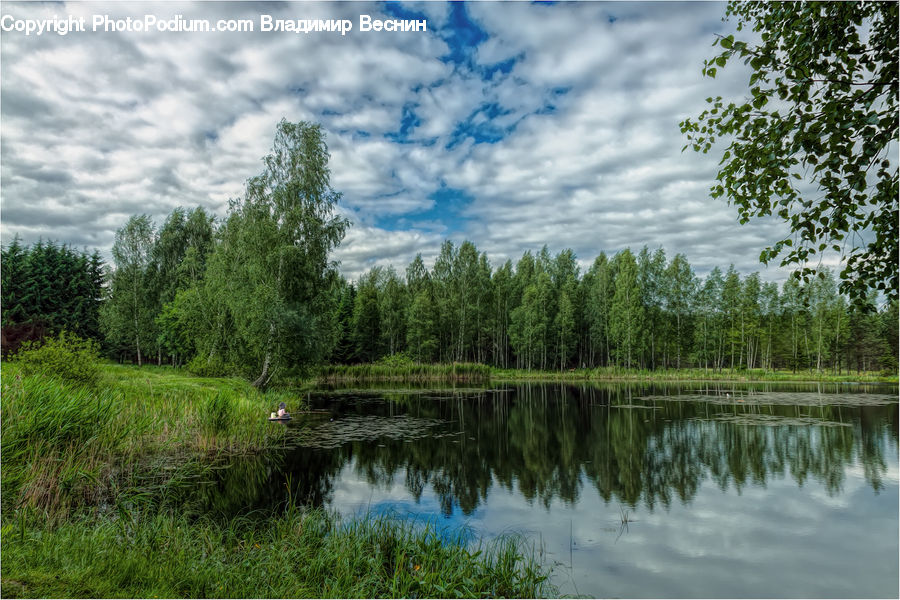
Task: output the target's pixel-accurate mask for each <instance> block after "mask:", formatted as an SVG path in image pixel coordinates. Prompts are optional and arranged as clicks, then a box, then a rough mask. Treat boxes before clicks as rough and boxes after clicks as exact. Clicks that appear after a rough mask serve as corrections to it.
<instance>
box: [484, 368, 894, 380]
mask: <svg viewBox="0 0 900 600" xmlns="http://www.w3.org/2000/svg"><path fill="white" fill-rule="evenodd" d="M490 377H491V381H494V382H514V381H531V380H533V381H733V382H753V381H785V382H796V383H820V382H826V383H882V382H883V383H897V380H898V379H897V374H889V373H883V372H881V373H873V372H868V373H859V374H856V373H848V374H843V375H836V374H833V373H825V372H823V373H816V372H810V371H800V372H797V373H794V372H792V371H772V370H765V369H744V370H730V369H722V370H715V369H708V370H707V369H696V368H690V369H688V368H684V369H655V370H651V369H628V368H625V367H617V366H610V367H598V368H594V369H572V370H569V371H541V370H526V369H497V368H494V369H491V374H490Z"/></svg>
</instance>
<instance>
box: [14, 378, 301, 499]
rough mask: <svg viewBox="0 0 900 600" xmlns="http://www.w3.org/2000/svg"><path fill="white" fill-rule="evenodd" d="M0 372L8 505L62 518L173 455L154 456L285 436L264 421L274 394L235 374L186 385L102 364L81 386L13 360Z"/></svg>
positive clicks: (182, 455) (247, 445)
mask: <svg viewBox="0 0 900 600" xmlns="http://www.w3.org/2000/svg"><path fill="white" fill-rule="evenodd" d="M2 375H3V394H2V399H0V402H2V413H3V419H2V422H0V440H2V441H0V452H2V454H3V461H2V464H0V477H2V492H3V494H2V502H3V509H4V510H7V509H9V508H15V507H19V506H31V507H38V508H41V509H42V510H45V511H48V512H49V513H52V514H56V513H60V514H62V515H63V516H64V515H65V514H67V513H68V512H69V510H70V509H71V508H72V507H76V506H79V505H84V504H91V503H96V502H97V501H99V500H100V499H103V498H109V497H110V496H111V495H112V494H113V492H114V490H115V489H117V488H120V487H123V486H124V487H128V486H130V485H132V480H133V479H134V478H135V477H145V476H147V475H148V474H147V473H146V466H147V465H148V464H157V463H158V464H171V462H172V461H171V460H167V459H165V458H164V459H161V460H155V459H154V457H157V456H161V457H173V456H178V457H179V458H178V460H179V461H184V460H192V458H191V457H194V456H204V457H206V458H208V457H209V454H210V453H212V454H218V453H223V452H257V451H261V450H263V449H265V448H268V447H271V446H274V445H277V444H278V443H279V442H280V441H281V440H282V439H283V436H284V428H280V427H272V426H271V425H270V424H269V423H268V421H267V420H266V418H265V417H266V415H268V413H269V412H270V410H271V406H272V405H273V404H272V399H271V398H268V397H266V396H265V395H264V394H260V393H258V392H256V391H255V390H252V388H251V387H250V386H249V384H246V383H243V382H239V381H238V382H235V381H229V380H224V381H218V380H216V381H205V380H202V379H201V378H197V379H200V381H191V382H189V384H185V383H183V382H180V381H177V380H178V378H183V376H180V375H174V374H172V373H158V374H154V373H153V372H152V371H144V370H142V369H135V368H132V369H121V368H116V367H110V366H104V367H103V369H102V371H101V378H100V382H99V383H98V384H96V385H92V386H79V385H77V384H74V383H67V382H63V381H60V380H58V379H56V378H54V377H51V376H48V375H46V374H35V375H23V373H22V371H21V369H20V368H19V366H18V365H17V364H16V363H15V362H6V363H4V364H3V366H2ZM173 379H174V380H176V381H175V382H173V381H172V380H173ZM166 473H168V471H166ZM150 475H151V476H152V475H153V474H152V473H151V474H150Z"/></svg>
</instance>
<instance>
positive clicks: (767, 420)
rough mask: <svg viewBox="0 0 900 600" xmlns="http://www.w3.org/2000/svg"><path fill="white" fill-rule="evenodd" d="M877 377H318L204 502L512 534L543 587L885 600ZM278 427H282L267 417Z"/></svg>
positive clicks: (484, 534)
mask: <svg viewBox="0 0 900 600" xmlns="http://www.w3.org/2000/svg"><path fill="white" fill-rule="evenodd" d="M897 394H898V392H897V387H896V386H878V385H846V384H843V385H841V384H820V385H798V384H746V385H738V384H722V383H716V384H704V383H683V384H671V385H670V384H666V385H659V384H654V385H650V384H596V385H570V384H514V385H499V386H495V387H491V388H489V389H478V388H465V387H457V388H445V389H434V388H422V389H396V386H395V387H393V388H388V387H385V388H383V389H377V388H368V389H360V388H356V389H329V390H324V389H323V390H319V391H317V392H313V393H311V394H310V395H309V398H308V399H309V403H310V405H311V407H312V408H313V409H316V410H318V411H322V412H319V413H315V414H310V415H303V416H301V415H297V416H298V418H297V419H295V420H294V421H293V422H292V423H290V424H289V425H287V427H288V431H287V433H288V435H287V436H286V441H285V445H284V448H283V449H280V450H278V451H275V452H271V453H268V454H266V455H263V456H255V457H245V458H241V459H235V460H233V461H230V462H229V464H228V465H226V467H225V468H222V469H218V470H216V471H215V473H216V475H215V477H214V478H213V479H212V480H211V481H209V482H208V483H207V485H205V486H200V487H199V488H198V489H199V492H198V495H197V498H199V499H200V501H201V502H202V503H203V506H204V510H215V511H220V512H223V513H228V514H234V513H241V512H248V511H252V510H254V509H257V508H272V507H277V506H278V505H280V504H282V503H284V501H285V499H286V497H287V494H288V493H289V494H290V495H291V497H293V499H294V500H295V501H298V502H304V503H309V504H312V505H317V506H325V507H327V508H330V509H333V510H336V511H338V512H340V513H341V514H343V515H347V516H351V515H356V514H360V513H363V514H364V513H366V512H369V513H389V514H393V515H396V516H398V517H399V518H403V519H414V520H416V521H419V522H423V523H424V522H430V523H433V524H434V525H435V526H436V527H437V528H439V529H441V530H446V531H455V530H457V529H458V528H459V527H465V528H468V530H469V531H470V532H471V535H472V537H473V539H474V538H482V539H490V538H494V537H496V536H500V535H524V536H526V538H527V539H528V540H529V543H530V544H532V547H533V548H534V551H535V552H536V553H537V554H538V555H539V556H541V558H542V560H543V561H544V562H545V563H546V564H551V565H553V579H552V581H553V583H554V584H555V585H556V586H557V587H558V588H559V592H560V594H562V595H586V596H591V597H597V596H604V597H675V598H681V597H701V598H705V597H823V598H826V597H827V598H831V597H857V598H858V597H897V596H898V559H900V555H898V400H897ZM272 426H273V427H283V426H284V425H282V424H275V423H273V424H272Z"/></svg>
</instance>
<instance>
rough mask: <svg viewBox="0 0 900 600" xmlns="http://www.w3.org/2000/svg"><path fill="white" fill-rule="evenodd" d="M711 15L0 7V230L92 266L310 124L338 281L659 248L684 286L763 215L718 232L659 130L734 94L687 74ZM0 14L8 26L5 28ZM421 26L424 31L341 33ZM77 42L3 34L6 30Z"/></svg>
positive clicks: (505, 9)
mask: <svg viewBox="0 0 900 600" xmlns="http://www.w3.org/2000/svg"><path fill="white" fill-rule="evenodd" d="M724 12H725V5H724V3H717V2H688V3H679V2H660V3H656V2H639V3H624V2H622V3H620V2H614V3H613V2H610V3H606V2H591V3H574V4H567V3H505V4H501V3H495V2H476V3H465V4H462V3H455V4H449V3H421V4H419V3H412V4H407V3H404V4H395V3H388V4H384V3H378V4H375V3H338V4H313V3H287V4H278V3H231V2H229V3H218V2H202V3H169V2H158V3H136V2H129V3H123V4H113V3H90V2H82V3H52V4H49V3H48V4H23V3H15V2H3V4H2V6H0V14H2V15H3V18H4V23H6V24H7V25H8V26H10V27H12V30H10V31H3V32H2V35H0V237H2V243H3V244H8V243H9V242H10V241H11V240H12V237H13V236H14V235H15V234H18V235H20V236H21V238H22V239H23V240H24V241H25V242H34V241H37V240H38V239H40V238H43V239H52V240H56V241H58V242H61V243H68V244H71V245H73V246H75V247H77V248H82V247H86V248H88V249H89V250H92V249H93V248H97V249H99V250H100V251H101V253H103V254H104V255H105V256H106V257H107V258H109V257H110V256H111V254H110V248H111V246H112V243H113V240H114V236H115V231H116V229H118V228H119V227H121V226H122V225H124V223H125V222H126V220H127V219H128V217H129V216H130V215H133V214H148V215H150V216H151V217H152V218H153V219H154V220H155V221H156V222H157V223H158V224H162V222H163V221H164V219H165V217H166V215H167V214H169V213H170V212H171V211H172V209H174V208H175V207H176V206H185V207H188V208H190V207H194V206H198V205H199V206H202V207H204V208H205V209H207V210H209V211H211V212H212V213H214V214H215V215H217V216H218V217H219V218H221V217H223V216H224V215H225V214H226V212H227V207H228V201H229V199H233V198H237V197H239V196H240V195H241V194H242V191H243V186H244V183H245V182H246V180H247V179H248V178H249V177H252V176H253V175H256V174H258V173H260V172H261V171H262V167H263V163H262V160H261V159H262V157H263V156H265V154H266V153H267V152H268V151H269V150H270V149H271V146H272V140H273V136H274V132H275V127H276V125H277V123H278V122H279V121H280V120H281V119H282V118H284V119H287V120H290V121H300V120H305V121H310V122H315V123H320V124H321V125H322V127H323V129H324V130H325V132H326V135H327V139H326V141H327V144H328V147H329V150H330V153H331V161H330V168H331V174H332V179H331V183H332V186H333V187H334V189H336V190H337V191H339V192H341V193H342V194H343V196H342V199H341V201H340V203H339V207H338V210H339V211H340V213H341V214H343V215H344V216H346V217H347V218H348V219H350V221H351V222H352V226H351V227H350V229H349V230H348V233H347V235H346V237H345V239H344V241H343V243H342V244H341V246H340V247H339V248H338V249H337V250H336V252H335V255H334V258H335V259H336V260H338V261H340V269H341V271H342V272H343V273H344V274H345V275H346V276H347V277H349V278H351V279H356V278H357V277H359V276H360V275H361V274H362V273H363V272H365V271H366V270H368V269H370V268H371V267H372V266H374V265H385V266H386V265H391V264H392V265H394V266H395V267H396V268H397V269H398V271H400V272H401V273H402V272H403V271H404V270H405V268H406V265H407V264H408V263H409V262H410V261H411V260H412V259H413V257H414V256H415V255H416V253H422V255H423V258H424V259H425V262H426V264H427V265H431V264H433V260H434V257H436V255H437V253H438V251H439V249H440V245H441V242H443V241H444V240H445V239H449V240H452V241H453V242H454V243H455V244H457V245H458V244H459V243H461V242H462V241H463V240H470V241H472V242H474V243H475V245H476V246H477V248H478V249H479V250H480V251H483V252H486V253H487V255H488V257H489V259H490V260H491V263H492V264H493V265H494V266H495V267H498V266H500V265H501V264H502V263H503V262H504V261H505V260H506V259H512V260H513V262H514V263H515V261H516V260H517V259H518V258H519V257H521V255H522V253H523V252H525V251H526V250H531V251H538V250H540V248H541V247H542V246H544V245H547V247H548V248H549V250H550V251H551V252H552V253H556V252H559V251H561V250H563V249H565V248H571V249H572V250H574V251H575V253H576V256H577V257H578V259H579V261H580V263H581V265H582V267H583V268H587V267H588V266H589V265H590V263H591V262H593V260H594V258H595V257H596V256H597V255H598V254H599V253H600V252H601V251H602V252H606V253H607V254H608V255H611V254H614V253H616V252H619V251H621V250H622V249H624V248H626V247H630V248H632V249H633V250H634V251H637V250H639V249H640V248H641V247H642V246H644V245H647V246H649V247H650V248H651V249H655V248H658V247H662V248H664V249H665V251H666V254H667V256H668V257H669V258H670V259H671V258H672V257H674V256H675V254H676V253H683V254H685V255H686V256H687V258H688V260H689V261H690V263H691V265H692V266H693V267H694V269H695V270H696V272H697V274H698V275H701V276H702V275H705V274H706V273H708V272H709V270H710V269H711V268H712V267H714V266H720V267H722V268H723V269H725V268H727V267H728V265H729V264H732V263H733V264H734V265H735V267H736V268H737V269H738V270H739V271H740V272H741V273H743V274H749V273H751V272H754V271H760V274H761V276H762V278H763V279H764V280H771V281H783V280H784V279H785V278H786V276H787V274H788V271H787V270H786V269H781V268H777V267H776V266H775V265H770V266H769V267H766V266H765V265H761V264H760V263H759V260H758V259H759V253H760V251H761V250H762V249H763V248H764V247H765V246H766V245H768V244H769V243H772V242H775V241H777V240H778V239H781V236H783V235H785V234H786V233H787V226H786V225H785V224H783V223H781V222H779V221H776V220H757V221H753V222H751V223H750V224H747V225H740V224H739V223H738V221H737V211H736V209H735V208H734V207H730V206H729V205H728V203H727V202H726V201H725V200H723V199H715V200H714V199H711V198H710V197H709V188H710V186H711V185H712V183H713V181H714V178H715V175H716V172H717V164H718V161H719V159H720V158H721V152H722V151H723V150H724V147H718V148H715V149H714V150H713V151H712V152H711V153H710V154H707V155H703V154H697V153H694V152H692V151H690V150H688V151H685V152H682V147H683V146H684V144H685V138H684V136H683V135H682V134H681V132H680V130H679V126H678V124H679V122H680V121H681V120H682V119H684V118H685V117H692V116H693V117H696V116H697V115H698V114H699V113H700V112H701V111H702V110H703V109H704V108H705V106H706V102H705V99H706V98H707V97H709V96H716V95H721V96H723V97H724V98H726V99H735V100H741V99H743V98H746V97H747V96H748V91H747V78H748V76H749V72H748V71H747V70H745V68H744V67H743V66H742V65H740V64H735V65H729V66H728V67H727V68H726V69H724V70H722V69H720V71H719V75H718V77H717V78H716V79H714V80H713V79H708V78H704V77H703V76H702V75H701V69H702V67H703V60H704V59H705V58H709V57H710V56H712V55H713V54H714V51H715V50H716V49H715V48H713V47H712V46H711V44H712V42H713V40H714V38H715V35H716V34H721V35H727V34H729V33H732V32H733V31H734V28H735V23H733V22H724V21H723V20H722V17H723V15H724ZM7 15H9V16H8V17H7ZM95 15H101V16H103V15H105V16H108V17H109V18H110V19H125V18H126V17H129V16H130V17H132V18H134V19H137V20H142V21H143V20H144V19H145V18H146V16H148V15H149V16H152V17H154V18H156V19H157V20H159V21H167V20H171V19H174V18H176V16H177V15H181V16H182V19H184V20H190V19H208V20H210V22H211V23H216V22H217V21H218V20H220V19H248V20H251V21H252V22H253V24H254V31H253V32H247V31H244V32H188V31H181V32H178V31H174V32H173V31H163V32H159V31H155V30H153V31H150V32H147V31H143V32H139V31H133V30H132V31H119V32H116V31H103V30H102V28H101V30H98V31H94V30H93V29H92V25H93V18H94V16H95ZM261 15H269V16H270V17H271V18H272V19H273V20H276V19H291V20H297V19H349V20H350V21H351V22H352V23H353V29H352V30H351V31H349V32H346V34H345V35H341V33H340V32H331V31H316V32H309V33H296V32H292V31H260V23H261ZM360 15H369V16H370V17H371V18H372V19H417V20H420V19H424V20H425V21H426V23H427V25H426V30H425V31H403V32H388V31H380V32H376V31H360V22H359V19H360ZM54 16H55V17H58V18H59V19H65V18H67V17H72V18H75V19H77V18H78V17H81V16H84V17H85V19H86V24H87V26H86V31H84V32H80V31H70V32H69V33H68V34H66V35H59V34H57V33H54V32H49V33H48V32H45V33H43V34H42V35H35V34H34V33H32V34H31V35H25V32H23V31H16V30H15V28H14V25H13V24H14V23H15V22H18V21H22V22H23V23H24V22H25V20H26V19H52V18H53V17H54Z"/></svg>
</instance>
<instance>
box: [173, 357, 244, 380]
mask: <svg viewBox="0 0 900 600" xmlns="http://www.w3.org/2000/svg"><path fill="white" fill-rule="evenodd" d="M185 368H186V369H187V370H188V372H189V373H193V374H194V375H197V376H198V377H224V376H226V375H232V374H234V372H235V371H236V369H235V367H234V365H229V364H226V363H225V361H224V360H223V359H222V357H221V356H218V355H214V356H213V357H212V358H209V357H207V356H203V355H200V354H198V355H196V356H194V358H192V359H191V360H190V362H188V364H187V365H186V367H185Z"/></svg>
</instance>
